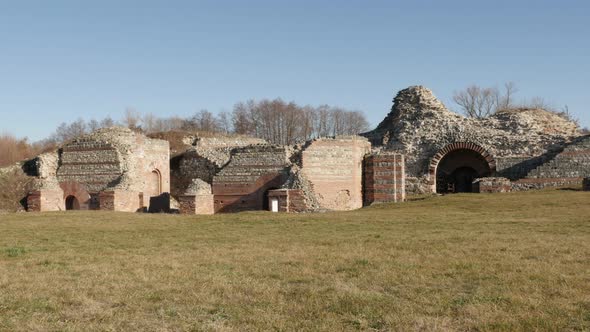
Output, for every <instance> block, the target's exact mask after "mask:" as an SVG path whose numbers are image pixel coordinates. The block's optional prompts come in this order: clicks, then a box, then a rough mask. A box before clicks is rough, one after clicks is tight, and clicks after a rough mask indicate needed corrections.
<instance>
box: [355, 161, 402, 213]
mask: <svg viewBox="0 0 590 332" xmlns="http://www.w3.org/2000/svg"><path fill="white" fill-rule="evenodd" d="M363 192H364V205H371V204H373V203H386V202H403V201H404V200H405V198H406V189H405V161H404V156H403V155H401V154H397V153H383V154H376V155H370V156H367V157H366V158H365V160H364V190H363Z"/></svg>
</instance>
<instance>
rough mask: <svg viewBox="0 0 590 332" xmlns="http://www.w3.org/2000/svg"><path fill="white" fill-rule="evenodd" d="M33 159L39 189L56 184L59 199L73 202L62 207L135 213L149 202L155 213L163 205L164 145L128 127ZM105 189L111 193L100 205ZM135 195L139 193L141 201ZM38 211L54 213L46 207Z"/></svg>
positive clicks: (166, 161) (166, 176) (167, 157)
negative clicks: (155, 209)
mask: <svg viewBox="0 0 590 332" xmlns="http://www.w3.org/2000/svg"><path fill="white" fill-rule="evenodd" d="M37 160H38V162H37V173H38V181H39V182H40V188H52V187H57V186H59V187H60V188H61V189H62V190H63V197H62V201H64V202H67V201H69V202H75V203H74V204H69V205H70V206H68V204H65V205H66V208H74V209H80V210H98V209H101V210H112V209H114V210H117V211H119V210H121V211H136V210H138V209H143V208H144V207H149V205H150V202H157V203H158V210H161V209H162V207H166V202H163V201H162V199H163V198H165V197H166V196H165V193H168V192H170V152H169V143H168V142H167V141H163V140H157V139H150V138H147V137H146V136H144V135H141V134H138V133H135V132H133V131H131V130H129V129H127V128H120V127H113V128H104V129H99V130H97V131H95V132H93V133H90V134H88V135H84V136H81V137H78V138H76V139H74V140H72V141H70V142H68V143H66V144H65V145H64V146H63V147H62V148H61V149H59V150H58V151H56V152H55V153H54V154H43V155H40V156H38V157H37ZM105 191H106V192H109V193H112V192H115V194H109V193H107V194H104V195H102V196H103V201H104V204H106V205H105V206H101V199H100V198H101V195H100V193H101V192H105ZM126 192H127V193H126ZM129 193H133V194H129ZM138 193H143V195H142V196H141V201H140V200H139V199H138ZM32 195H33V196H34V193H32ZM113 195H114V196H113ZM108 197H111V198H110V199H109V198H108ZM153 198H154V199H153ZM34 199H35V198H34V197H33V198H32V200H34ZM60 204H61V205H63V202H62V203H60ZM33 205H35V204H33ZM168 205H169V203H168ZM40 208H41V210H42V211H43V210H44V209H45V210H47V209H49V210H52V209H55V208H51V207H49V206H47V204H45V205H40ZM56 208H59V207H56Z"/></svg>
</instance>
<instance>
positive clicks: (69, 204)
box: [66, 195, 80, 211]
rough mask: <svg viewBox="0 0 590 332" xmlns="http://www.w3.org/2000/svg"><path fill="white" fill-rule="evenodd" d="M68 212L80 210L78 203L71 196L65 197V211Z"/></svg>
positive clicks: (74, 197)
mask: <svg viewBox="0 0 590 332" xmlns="http://www.w3.org/2000/svg"><path fill="white" fill-rule="evenodd" d="M70 210H80V202H78V199H77V198H76V196H73V195H70V196H68V197H66V211H70Z"/></svg>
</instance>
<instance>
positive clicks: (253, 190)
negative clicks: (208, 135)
mask: <svg viewBox="0 0 590 332" xmlns="http://www.w3.org/2000/svg"><path fill="white" fill-rule="evenodd" d="M292 154H293V148H291V147H287V146H279V145H269V144H261V145H252V146H247V147H242V148H236V149H233V150H232V155H231V160H230V161H229V163H228V164H227V165H226V166H225V167H224V168H223V169H222V170H221V171H220V172H219V173H218V174H217V175H216V176H215V177H214V178H213V185H212V192H213V194H214V195H215V211H216V212H230V211H231V212H234V211H244V210H266V209H268V206H267V196H268V191H269V190H271V189H278V188H280V187H281V185H282V184H283V183H284V182H285V181H286V180H287V178H288V175H289V168H290V166H291V161H290V157H291V155H292Z"/></svg>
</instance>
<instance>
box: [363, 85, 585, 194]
mask: <svg viewBox="0 0 590 332" xmlns="http://www.w3.org/2000/svg"><path fill="white" fill-rule="evenodd" d="M363 136H365V137H367V138H369V139H370V141H371V142H372V143H373V144H374V146H377V147H380V148H382V149H385V150H389V151H395V152H399V153H401V154H404V155H405V156H406V175H407V179H406V187H407V190H408V192H412V193H421V192H430V191H431V190H432V188H431V187H429V186H428V184H429V183H431V182H432V179H430V177H431V174H429V165H430V163H431V160H432V158H433V156H435V155H436V153H437V152H438V151H440V150H441V149H443V148H444V147H445V146H448V145H450V144H454V143H475V144H477V145H478V146H481V147H482V148H483V149H484V150H485V151H487V152H488V153H489V154H491V155H492V156H493V157H494V159H495V160H496V163H497V164H496V172H497V174H498V175H499V176H503V177H507V178H510V179H512V180H515V179H519V178H522V177H524V176H526V175H527V174H528V173H529V172H530V171H531V170H533V169H535V168H536V167H539V166H540V165H542V164H543V163H545V162H547V161H548V160H550V159H552V158H553V156H554V155H556V154H557V153H558V152H559V151H560V150H561V149H563V147H564V146H565V145H566V144H567V143H568V142H570V141H571V140H572V139H575V138H576V137H577V136H579V133H578V130H577V126H576V124H575V123H573V122H571V121H568V120H566V119H563V118H561V117H559V116H558V115H557V114H555V113H551V112H547V111H544V110H539V109H516V110H511V111H504V112H499V113H497V114H495V115H493V116H491V117H489V118H485V119H473V118H465V117H463V116H461V115H459V114H456V113H453V112H451V111H449V110H448V109H447V108H446V107H445V106H444V105H443V103H441V102H440V101H439V100H438V99H436V97H435V96H434V95H433V94H432V92H431V91H430V90H428V89H426V88H424V87H421V86H414V87H410V88H407V89H404V90H402V91H400V92H399V93H398V94H397V95H396V97H395V98H394V100H393V106H392V108H391V112H390V113H389V114H388V115H387V117H386V118H385V119H384V120H383V121H382V122H381V123H380V124H379V126H378V127H377V128H376V129H375V130H373V131H371V132H368V133H365V134H363Z"/></svg>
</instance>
